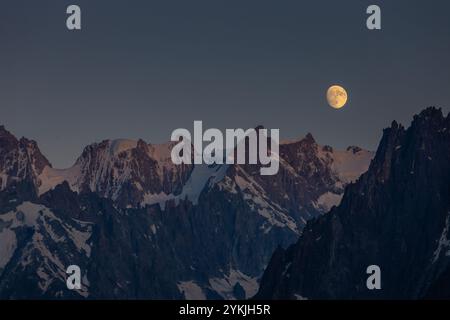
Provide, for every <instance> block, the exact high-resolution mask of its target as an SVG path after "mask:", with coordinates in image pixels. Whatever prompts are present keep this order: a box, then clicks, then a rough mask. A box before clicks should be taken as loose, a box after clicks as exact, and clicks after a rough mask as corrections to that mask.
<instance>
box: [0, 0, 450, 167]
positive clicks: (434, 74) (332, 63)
mask: <svg viewBox="0 0 450 320" xmlns="http://www.w3.org/2000/svg"><path fill="white" fill-rule="evenodd" d="M69 4H78V5H79V6H80V7H81V9H82V27H83V29H82V30H81V31H76V32H72V31H68V30H67V29H66V23H65V21H66V17H67V16H66V14H65V11H66V7H67V6H68V5H69ZM370 4H378V5H379V6H380V7H381V10H382V30H381V31H369V30H367V28H366V17H367V15H366V13H365V11H366V8H367V6H368V5H370ZM449 16H450V1H448V0H433V1H426V0H395V1H392V0H389V1H381V0H378V1H366V0H342V1H336V0H328V1H324V0H308V1H300V0H292V1H288V0H270V1H267V0H245V1H243V0H177V1H175V0H133V1H129V0H128V1H125V0H121V1H114V0H95V1H93V0H86V1H85V0H71V1H65V0H64V1H63V0H39V1H32V0H28V1H23V0H2V2H1V4H0V124H4V125H5V126H6V128H7V129H8V130H10V131H11V132H12V133H14V134H15V135H16V136H19V137H20V136H26V137H28V138H31V139H34V140H37V141H38V143H39V145H40V147H41V150H42V151H43V153H44V154H45V155H46V156H47V157H48V158H49V160H50V162H52V163H53V165H54V166H55V167H67V166H70V165H72V164H73V162H74V161H75V159H76V157H78V156H79V155H80V154H81V151H82V149H83V148H84V147H85V146H86V145H87V144H90V143H92V142H96V141H101V140H103V139H107V138H132V139H137V138H143V139H144V140H146V141H147V142H153V143H158V142H164V141H168V140H169V139H170V134H171V132H172V131H173V130H174V129H176V128H188V129H189V130H192V126H193V121H194V120H203V123H204V127H205V128H211V127H216V128H220V129H224V128H237V127H241V128H249V127H255V126H256V125H258V124H262V125H264V126H265V127H267V128H279V129H280V135H281V137H282V138H294V137H300V136H303V135H305V134H306V133H307V132H311V133H312V134H313V136H314V137H315V138H316V140H317V141H318V142H319V143H321V144H330V145H332V146H334V147H337V148H345V147H346V146H348V145H359V146H362V147H365V148H369V149H375V148H376V146H377V144H378V141H379V138H380V136H381V131H382V129H383V128H384V127H386V126H388V125H389V124H390V122H391V121H392V120H393V119H396V120H398V121H400V122H402V123H403V124H405V125H408V124H409V122H410V120H411V119H412V116H413V114H414V113H417V112H419V111H420V110H421V109H423V108H425V107H427V106H430V105H436V106H440V107H442V108H443V110H444V111H445V112H446V113H447V112H449V110H450V18H449ZM332 84H340V85H342V86H344V87H345V88H346V89H347V92H348V94H349V102H348V104H347V105H346V106H345V107H344V108H343V109H341V110H334V109H332V108H330V107H329V106H328V105H327V102H326V98H325V94H326V90H327V88H328V87H329V86H330V85H332Z"/></svg>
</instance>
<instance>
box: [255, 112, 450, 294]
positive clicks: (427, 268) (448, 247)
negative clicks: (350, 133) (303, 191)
mask: <svg viewBox="0 0 450 320" xmlns="http://www.w3.org/2000/svg"><path fill="white" fill-rule="evenodd" d="M449 131H450V116H447V117H444V116H443V115H442V112H441V110H438V109H435V108H428V109H426V110H424V111H423V112H422V113H421V114H420V115H418V116H415V117H414V120H413V122H412V124H411V126H410V127H409V128H408V129H407V130H405V129H404V128H403V127H402V126H401V125H399V124H397V123H396V122H393V123H392V126H391V127H390V128H389V129H386V130H384V134H383V138H382V140H381V142H380V145H379V148H378V151H377V153H376V156H375V158H374V160H373V161H372V163H371V165H370V168H369V170H368V172H367V173H365V174H363V175H362V176H361V177H360V179H359V180H358V181H357V182H356V183H355V184H351V185H349V186H347V188H346V191H345V194H344V197H343V199H342V202H341V204H340V205H339V206H338V207H335V208H333V209H332V210H331V212H330V213H328V214H326V215H324V216H321V217H319V218H318V219H315V220H314V221H310V222H309V223H308V225H307V226H306V228H305V229H304V233H303V234H302V236H301V237H300V239H299V240H298V242H297V243H296V244H295V245H292V246H290V247H289V248H288V249H287V250H284V249H282V248H279V249H277V251H276V252H275V253H274V255H273V257H272V259H271V261H270V263H269V265H268V267H267V269H266V271H265V273H264V276H263V278H262V281H261V286H260V289H259V292H258V294H257V295H256V298H263V299H296V298H308V299H334V298H339V299H379V298H382V299H417V298H449V297H450V295H449V292H450V291H449V290H450V289H449V288H450V282H449V281H448V280H449V266H450V234H449V225H450V133H449ZM370 265H378V266H379V267H380V269H381V285H382V289H381V290H368V289H367V286H366V280H367V278H368V276H369V275H367V274H366V268H367V267H368V266H370Z"/></svg>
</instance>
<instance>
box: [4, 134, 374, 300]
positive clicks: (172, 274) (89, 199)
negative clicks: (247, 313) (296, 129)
mask: <svg viewBox="0 0 450 320" xmlns="http://www.w3.org/2000/svg"><path fill="white" fill-rule="evenodd" d="M171 147H173V143H167V144H161V145H155V144H148V143H146V142H144V141H143V140H138V141H134V140H126V139H121V140H105V141H102V142H100V143H93V144H91V145H89V146H87V147H86V148H85V149H84V151H83V152H82V154H81V155H80V157H79V158H78V159H77V160H76V162H75V164H74V165H73V166H72V167H70V168H68V169H55V168H53V167H52V165H51V164H50V162H49V161H48V160H47V159H46V157H45V156H44V155H43V154H42V153H41V151H40V150H39V147H38V145H37V143H36V142H34V141H32V140H28V139H26V138H21V139H17V138H16V137H15V136H14V135H12V134H11V133H10V132H8V131H7V130H6V129H5V128H4V127H0V298H3V299H20V298H27V299H29V298H38V299H55V298H66V299H72V298H73V299H79V298H87V299H95V298H107V299H115V298H126V299H132V298H138V299H141V298H146V299H243V298H250V297H252V296H253V295H254V294H255V293H256V292H257V291H258V288H259V278H260V277H261V275H262V273H263V271H264V269H265V268H266V266H267V263H268V262H269V260H270V259H271V257H272V254H273V252H274V251H275V250H276V248H277V247H282V248H287V247H288V246H289V245H291V244H293V243H294V242H295V241H297V239H298V237H299V236H300V235H301V234H302V232H303V229H304V227H305V225H306V224H307V222H308V221H310V220H311V219H315V218H317V217H318V216H321V215H324V214H326V212H328V210H329V209H330V208H332V207H333V206H335V205H337V204H339V202H340V201H341V198H342V195H343V193H344V189H345V188H346V186H347V185H348V184H350V183H352V182H353V181H355V180H356V179H357V178H358V177H359V176H360V175H361V174H362V173H363V172H365V171H366V170H367V168H368V167H369V163H370V161H371V159H372V158H373V155H374V154H373V152H370V151H367V150H363V149H361V148H359V147H355V146H352V147H348V148H347V149H346V150H334V149H333V148H332V147H330V146H322V145H319V144H317V143H316V141H315V140H314V138H313V136H312V135H311V134H308V135H306V136H305V137H304V138H301V139H297V140H293V141H286V142H284V143H281V145H280V170H279V172H278V174H277V175H275V176H261V175H260V173H259V166H258V165H210V166H208V165H174V164H173V163H172V162H171V159H170V150H171ZM74 264H75V265H78V266H79V267H80V269H81V272H82V275H83V277H82V289H81V290H75V291H70V290H68V289H67V287H66V280H65V279H66V277H67V275H66V273H65V271H66V268H67V267H68V266H69V265H74Z"/></svg>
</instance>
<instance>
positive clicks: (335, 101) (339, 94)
mask: <svg viewBox="0 0 450 320" xmlns="http://www.w3.org/2000/svg"><path fill="white" fill-rule="evenodd" d="M347 98H348V96H347V91H345V89H344V88H342V87H341V86H337V85H334V86H331V87H329V88H328V91H327V100H328V104H329V105H330V106H331V107H333V108H335V109H340V108H342V107H343V106H345V104H346V103H347Z"/></svg>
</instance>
